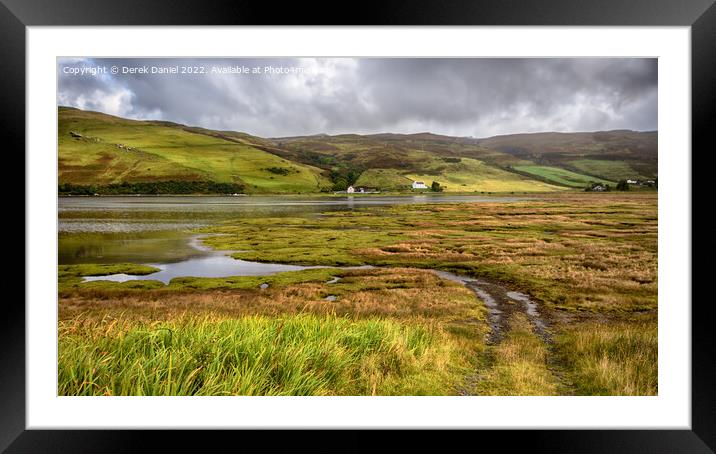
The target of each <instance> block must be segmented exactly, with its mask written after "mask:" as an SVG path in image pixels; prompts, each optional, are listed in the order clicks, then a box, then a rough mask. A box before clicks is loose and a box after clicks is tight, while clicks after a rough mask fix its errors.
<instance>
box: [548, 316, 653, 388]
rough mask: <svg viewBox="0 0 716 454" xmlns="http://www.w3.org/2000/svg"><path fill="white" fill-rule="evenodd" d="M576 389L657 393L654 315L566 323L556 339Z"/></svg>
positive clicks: (560, 355) (562, 359) (560, 354)
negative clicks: (617, 319) (640, 317)
mask: <svg viewBox="0 0 716 454" xmlns="http://www.w3.org/2000/svg"><path fill="white" fill-rule="evenodd" d="M555 341H556V343H557V347H558V351H559V358H560V360H561V361H562V362H563V363H564V364H565V368H566V370H567V371H569V372H568V376H569V377H570V378H571V379H572V381H573V382H574V383H575V385H576V386H577V392H578V393H580V394H586V395H608V396H617V395H618V396H655V395H657V394H658V333H657V325H656V318H655V316H652V317H651V318H647V319H646V320H632V321H618V322H609V321H587V322H582V323H578V324H575V325H571V326H566V327H565V328H564V330H563V333H562V334H560V335H559V336H557V338H556V339H555Z"/></svg>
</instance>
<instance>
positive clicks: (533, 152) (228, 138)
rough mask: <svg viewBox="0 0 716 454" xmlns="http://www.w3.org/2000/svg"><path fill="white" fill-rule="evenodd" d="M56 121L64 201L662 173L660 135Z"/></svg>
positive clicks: (71, 115)
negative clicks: (258, 132)
mask: <svg viewBox="0 0 716 454" xmlns="http://www.w3.org/2000/svg"><path fill="white" fill-rule="evenodd" d="M58 117H59V121H58V142H59V160H58V170H59V180H60V186H61V192H63V188H64V189H67V188H68V187H69V192H77V191H76V189H77V188H80V189H81V190H82V191H84V192H80V193H92V192H95V190H96V191H97V192H101V193H127V192H128V193H146V192H148V191H149V192H152V191H153V192H159V193H172V192H180V193H193V192H213V193H217V192H218V193H227V192H229V193H233V192H244V193H279V194H280V193H317V192H329V191H341V190H345V189H346V188H347V187H348V186H349V185H355V186H364V187H368V188H375V189H379V190H382V191H411V185H412V183H413V181H423V182H425V183H426V184H427V185H428V186H430V185H431V183H432V182H433V181H435V182H438V183H440V185H441V186H442V187H443V189H444V190H445V191H447V192H545V191H558V190H566V189H570V188H571V189H581V188H584V187H586V186H587V185H589V184H590V182H592V181H601V182H604V183H609V184H611V185H614V184H616V183H615V182H616V181H619V180H621V179H651V178H655V177H656V176H657V174H656V172H657V168H658V165H657V155H658V150H657V143H656V140H657V133H656V132H635V131H606V132H595V133H538V134H514V135H509V136H496V137H490V138H486V139H474V138H467V137H449V136H442V135H437V134H431V133H418V134H390V133H385V134H372V135H358V134H341V135H334V136H329V135H326V134H318V135H312V136H300V137H283V138H261V137H256V136H252V135H250V134H247V133H243V132H235V131H216V130H210V129H206V128H200V127H194V126H185V125H181V124H177V123H172V122H167V121H137V120H129V119H124V118H119V117H115V116H111V115H106V114H103V113H98V112H90V111H83V110H79V109H74V108H67V107H60V108H59V109H58ZM70 186H71V187H70ZM83 188H84V189H83ZM65 192H67V191H65Z"/></svg>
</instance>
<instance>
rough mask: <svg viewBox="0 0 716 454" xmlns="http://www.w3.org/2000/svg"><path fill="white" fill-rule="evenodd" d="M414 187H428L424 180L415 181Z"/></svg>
mask: <svg viewBox="0 0 716 454" xmlns="http://www.w3.org/2000/svg"><path fill="white" fill-rule="evenodd" d="M413 189H428V187H427V186H425V183H424V182H422V181H413Z"/></svg>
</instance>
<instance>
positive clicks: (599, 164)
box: [475, 130, 658, 181]
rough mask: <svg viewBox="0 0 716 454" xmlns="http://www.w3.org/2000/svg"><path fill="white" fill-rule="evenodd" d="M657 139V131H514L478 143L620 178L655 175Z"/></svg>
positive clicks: (548, 163)
mask: <svg viewBox="0 0 716 454" xmlns="http://www.w3.org/2000/svg"><path fill="white" fill-rule="evenodd" d="M657 140H658V134H657V132H656V131H647V132H639V131H628V130H615V131H599V132H578V133H557V132H545V133H535V134H512V135H505V136H495V137H490V138H487V139H479V140H476V141H475V143H476V144H478V145H480V146H482V147H485V148H490V149H494V150H497V151H500V152H503V153H507V154H509V155H511V156H512V157H514V158H515V159H522V160H528V161H533V162H534V163H536V164H538V165H543V166H555V167H561V168H563V169H567V170H571V171H573V172H576V173H580V174H587V175H590V176H595V177H600V178H603V179H606V180H612V181H616V180H620V179H629V178H632V179H651V178H655V177H656V176H657V172H658V144H657ZM516 165H517V164H516Z"/></svg>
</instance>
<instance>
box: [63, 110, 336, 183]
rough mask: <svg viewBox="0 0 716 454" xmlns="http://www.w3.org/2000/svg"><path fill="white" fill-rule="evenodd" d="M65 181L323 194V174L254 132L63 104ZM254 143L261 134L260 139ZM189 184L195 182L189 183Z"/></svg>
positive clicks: (325, 179) (324, 178)
mask: <svg viewBox="0 0 716 454" xmlns="http://www.w3.org/2000/svg"><path fill="white" fill-rule="evenodd" d="M58 116H59V122H58V142H59V144H58V150H59V151H58V169H59V180H60V184H61V185H62V184H67V183H69V184H72V185H83V186H90V185H91V186H108V185H118V184H122V183H125V184H136V183H157V182H212V183H224V184H227V185H231V186H227V187H233V188H236V190H239V189H241V190H242V191H245V192H248V193H262V192H266V193H298V192H303V193H306V192H319V191H320V190H321V189H328V188H330V187H331V183H330V181H329V180H328V179H327V178H326V177H325V176H323V174H322V173H323V172H322V171H321V170H320V169H318V168H316V167H312V166H308V165H305V164H301V163H296V162H292V161H289V160H287V159H284V158H281V157H279V156H276V155H274V154H271V153H268V152H266V151H263V150H260V149H258V148H256V147H255V146H254V145H253V144H252V140H251V136H248V135H239V134H237V133H232V134H233V136H232V137H230V138H229V139H232V138H233V139H234V140H229V139H227V138H226V137H221V134H220V133H218V132H214V131H208V130H202V129H200V128H189V127H185V126H183V125H178V124H175V123H169V122H158V121H135V120H127V119H123V118H118V117H114V116H111V115H106V114H102V113H98V112H88V111H82V110H78V109H71V108H62V107H61V108H60V109H59V112H58ZM255 141H256V143H260V142H261V139H258V138H256V139H255ZM189 187H191V186H189Z"/></svg>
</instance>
